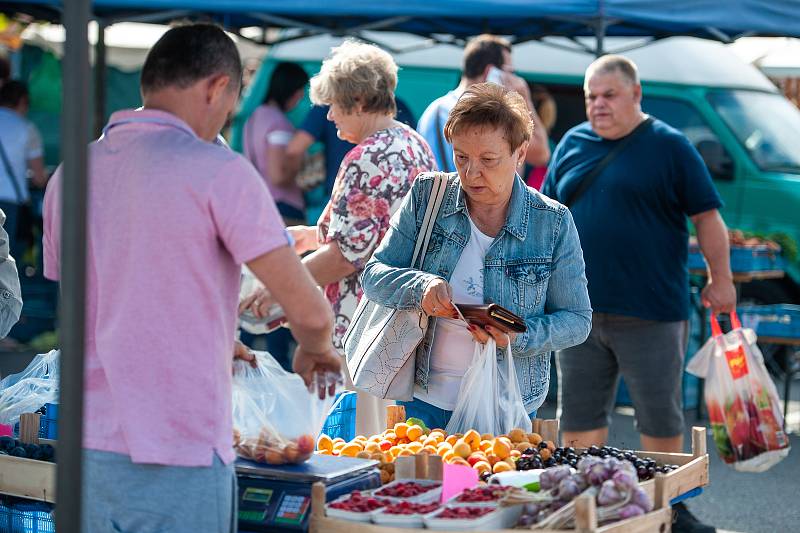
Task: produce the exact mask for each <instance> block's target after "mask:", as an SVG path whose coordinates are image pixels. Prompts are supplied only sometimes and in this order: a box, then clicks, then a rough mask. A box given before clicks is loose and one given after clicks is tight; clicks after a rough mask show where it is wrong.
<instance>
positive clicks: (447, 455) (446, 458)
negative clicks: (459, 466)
mask: <svg viewBox="0 0 800 533" xmlns="http://www.w3.org/2000/svg"><path fill="white" fill-rule="evenodd" d="M439 455H441V456H442V461H444V462H446V463H449V462H450V459H452V458H453V457H455V456H456V454H454V453H453V450H447V451H446V452H444V453H440V454H439Z"/></svg>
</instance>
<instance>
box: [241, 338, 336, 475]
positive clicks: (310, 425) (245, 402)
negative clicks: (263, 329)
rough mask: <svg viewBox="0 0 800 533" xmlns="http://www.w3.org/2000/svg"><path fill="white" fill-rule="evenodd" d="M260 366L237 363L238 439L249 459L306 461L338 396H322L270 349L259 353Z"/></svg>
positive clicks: (273, 462)
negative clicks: (276, 358) (281, 363)
mask: <svg viewBox="0 0 800 533" xmlns="http://www.w3.org/2000/svg"><path fill="white" fill-rule="evenodd" d="M254 353H255V357H256V362H257V363H258V364H257V366H256V368H253V367H251V366H250V364H249V363H247V362H245V361H241V360H238V359H237V360H235V361H234V363H233V365H234V369H233V428H234V430H233V440H234V447H235V449H236V452H237V453H238V454H239V455H240V456H241V457H244V458H246V459H250V460H253V461H257V462H260V463H268V464H275V465H277V464H285V463H301V462H303V461H305V460H307V459H308V458H309V457H310V456H311V453H312V452H313V451H314V445H315V441H316V435H317V434H318V433H319V432H320V430H321V429H322V425H323V424H324V422H325V418H326V417H327V415H328V412H329V411H330V408H331V405H332V404H333V397H332V396H328V397H326V398H325V399H324V400H320V399H319V397H318V396H317V394H316V388H314V389H313V390H314V393H313V394H312V393H311V392H309V390H308V389H307V388H306V385H305V383H304V382H303V379H302V378H301V377H300V376H298V375H297V374H292V373H290V372H287V371H285V370H284V369H283V368H281V365H279V364H278V362H277V361H275V359H273V357H272V356H271V355H270V354H269V353H266V352H254Z"/></svg>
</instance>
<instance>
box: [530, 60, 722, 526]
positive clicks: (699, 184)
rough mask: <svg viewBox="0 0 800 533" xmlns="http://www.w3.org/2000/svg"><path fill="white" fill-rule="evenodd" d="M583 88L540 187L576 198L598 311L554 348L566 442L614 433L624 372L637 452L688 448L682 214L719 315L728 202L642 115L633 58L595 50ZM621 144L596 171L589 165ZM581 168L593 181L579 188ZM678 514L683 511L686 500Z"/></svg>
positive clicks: (690, 155)
mask: <svg viewBox="0 0 800 533" xmlns="http://www.w3.org/2000/svg"><path fill="white" fill-rule="evenodd" d="M584 92H585V101H586V115H587V117H588V119H589V120H588V122H584V123H583V124H580V125H578V126H576V127H574V128H572V129H571V130H570V131H568V132H567V133H566V134H565V135H564V137H563V138H562V139H561V142H560V143H559V144H558V146H557V147H556V149H555V152H554V153H553V158H552V160H551V163H550V167H549V170H548V173H547V177H546V178H545V183H544V185H543V187H542V192H543V193H544V194H547V195H548V196H550V197H552V198H556V199H558V200H559V201H561V202H563V203H569V204H570V205H569V207H570V209H571V211H572V215H573V217H574V219H575V225H576V226H577V228H578V233H579V235H580V239H581V245H582V247H583V255H584V259H585V261H586V276H587V278H588V280H589V297H590V299H591V302H592V308H593V309H594V315H593V319H592V332H591V334H590V336H589V338H588V339H587V341H586V342H585V343H584V344H582V345H580V346H576V347H574V348H570V349H567V350H563V351H562V352H559V353H558V354H557V357H558V361H559V370H560V373H561V383H560V387H559V409H560V411H561V427H562V429H563V431H564V434H563V440H564V442H566V443H568V445H570V446H589V445H592V444H597V445H602V444H604V443H605V442H606V441H607V438H608V423H609V421H610V417H609V413H610V410H611V408H612V407H613V404H614V398H615V393H616V388H617V381H618V377H619V375H620V374H621V375H622V376H623V377H624V378H625V383H626V385H627V386H628V388H629V390H630V394H631V399H632V400H633V405H634V408H635V411H636V426H637V429H638V430H639V431H640V433H641V440H642V448H641V449H643V450H648V451H664V452H681V451H683V432H684V421H683V406H682V402H681V378H682V375H683V360H684V357H685V350H686V343H687V333H688V317H689V284H688V270H687V256H688V237H689V234H688V230H687V220H686V219H687V217H688V218H690V219H691V221H692V223H693V224H694V226H695V229H696V231H697V238H698V241H699V244H700V248H701V250H702V252H703V255H704V256H705V258H706V261H707V263H708V265H709V267H708V283H707V285H706V287H705V288H704V289H703V293H702V298H703V303H704V305H706V306H707V307H710V308H711V310H712V312H714V313H720V312H729V311H732V310H733V309H734V306H735V303H736V291H735V289H734V286H733V282H732V275H731V270H730V258H729V249H728V234H727V229H726V227H725V223H724V222H723V221H722V218H721V216H720V214H719V211H718V209H719V208H720V207H721V205H722V202H721V200H720V198H719V195H718V194H717V191H716V189H715V188H714V185H713V183H712V182H711V178H710V176H709V174H708V171H707V169H706V167H705V165H704V164H703V160H702V159H701V157H700V155H699V154H698V153H697V151H696V150H695V149H694V147H693V146H692V145H691V143H690V142H689V141H688V139H687V138H686V137H685V136H684V135H683V134H682V133H680V132H679V131H677V130H675V129H673V128H671V127H670V126H668V125H667V124H665V123H663V122H661V121H659V120H648V117H647V116H646V115H644V114H643V113H642V111H641V105H640V104H641V98H642V89H641V85H640V84H639V78H638V73H637V69H636V66H635V65H634V64H633V62H631V61H630V60H628V59H627V58H624V57H621V56H604V57H602V58H600V59H598V60H597V61H595V62H594V63H592V65H590V66H589V68H588V69H587V71H586V77H585V83H584ZM620 144H622V147H621V148H620V149H618V150H617V152H616V156H615V157H614V158H613V159H611V160H610V162H608V163H607V165H606V166H605V167H604V168H603V170H601V171H600V172H599V173H597V174H596V176H595V178H594V179H593V180H591V176H590V174H589V173H590V172H591V171H592V169H593V168H594V167H596V166H597V165H598V163H600V162H601V161H602V160H603V159H604V158H605V157H606V155H607V154H609V152H611V151H612V150H614V149H615V147H616V146H618V145H620ZM586 176H590V181H589V182H588V183H589V185H588V186H586V187H585V188H583V191H582V193H576V191H578V190H579V185H580V183H581V182H582V181H583V180H584V178H585V177H586ZM680 513H683V514H684V518H685V517H686V515H688V511H686V509H685V508H681V509H680V510H679V514H680ZM695 524H696V523H695ZM696 525H697V524H696ZM703 527H707V526H703ZM712 530H713V528H712Z"/></svg>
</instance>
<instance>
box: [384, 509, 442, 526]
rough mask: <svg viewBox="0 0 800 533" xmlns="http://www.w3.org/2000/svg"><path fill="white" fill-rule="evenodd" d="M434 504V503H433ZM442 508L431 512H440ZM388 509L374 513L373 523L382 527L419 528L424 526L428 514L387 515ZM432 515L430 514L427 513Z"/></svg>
mask: <svg viewBox="0 0 800 533" xmlns="http://www.w3.org/2000/svg"><path fill="white" fill-rule="evenodd" d="M431 503H433V502H431ZM440 510H441V508H439V509H436V510H435V511H431V512H432V513H435V512H437V511H440ZM385 511H386V508H384V507H382V508H380V509H376V510H374V511H372V521H373V522H374V523H376V524H379V525H382V526H393V527H405V528H419V529H421V528H422V527H423V526H424V522H425V521H424V518H425V516H426V514H420V513H415V514H390V513H386V512H385ZM427 514H430V513H427Z"/></svg>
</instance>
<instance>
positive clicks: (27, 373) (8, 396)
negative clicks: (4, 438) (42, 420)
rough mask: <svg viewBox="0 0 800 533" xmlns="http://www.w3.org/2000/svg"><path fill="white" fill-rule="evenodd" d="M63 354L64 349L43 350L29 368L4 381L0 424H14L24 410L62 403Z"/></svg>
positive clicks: (0, 405)
mask: <svg viewBox="0 0 800 533" xmlns="http://www.w3.org/2000/svg"><path fill="white" fill-rule="evenodd" d="M60 355H61V351H60V350H51V351H49V352H48V353H44V354H39V355H37V356H36V357H34V358H33V360H32V361H31V362H30V364H29V365H28V367H27V368H26V369H25V370H23V371H22V372H20V373H19V374H11V375H10V376H6V377H5V378H3V380H2V381H0V424H5V425H9V426H13V425H14V424H16V423H17V422H19V415H21V414H22V413H33V412H35V411H36V410H38V409H39V408H40V407H42V406H43V405H44V404H46V403H58V392H59V388H58V386H59V377H60V372H59V363H58V359H59V357H60Z"/></svg>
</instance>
